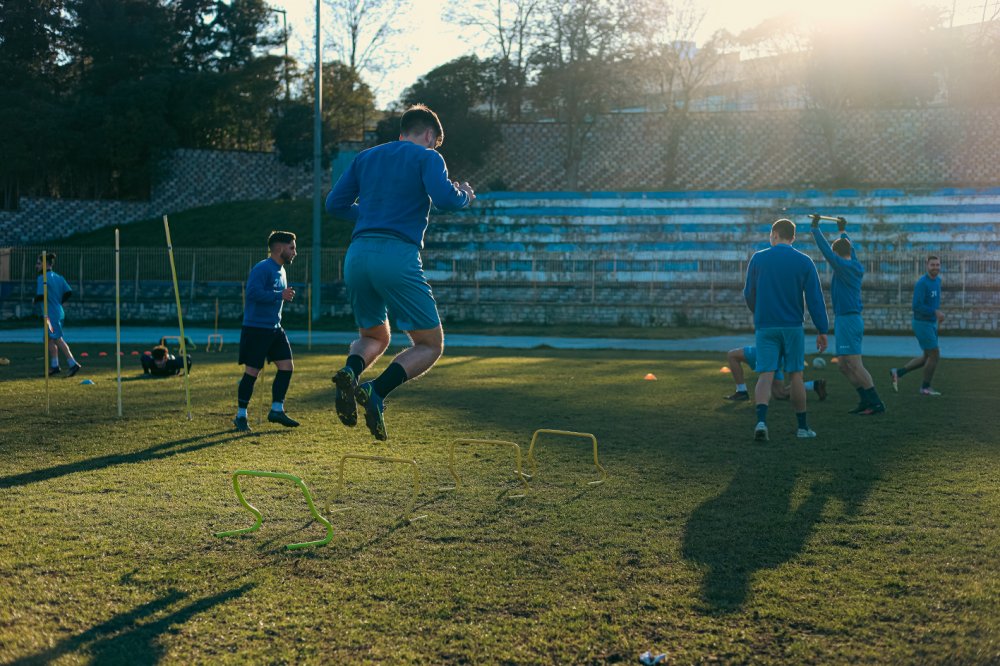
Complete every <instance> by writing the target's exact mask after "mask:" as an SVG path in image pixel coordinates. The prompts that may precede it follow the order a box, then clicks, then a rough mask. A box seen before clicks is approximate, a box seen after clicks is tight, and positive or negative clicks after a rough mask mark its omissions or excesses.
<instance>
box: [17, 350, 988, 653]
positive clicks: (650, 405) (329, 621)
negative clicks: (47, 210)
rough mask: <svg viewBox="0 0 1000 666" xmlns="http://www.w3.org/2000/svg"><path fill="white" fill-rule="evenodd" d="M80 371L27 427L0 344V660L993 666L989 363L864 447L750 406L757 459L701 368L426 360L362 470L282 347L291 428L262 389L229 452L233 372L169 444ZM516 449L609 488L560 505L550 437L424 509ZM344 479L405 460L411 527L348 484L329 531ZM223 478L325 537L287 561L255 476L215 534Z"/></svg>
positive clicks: (288, 531) (946, 383)
mask: <svg viewBox="0 0 1000 666" xmlns="http://www.w3.org/2000/svg"><path fill="white" fill-rule="evenodd" d="M82 350H87V347H86V346H79V345H78V346H77V350H76V351H78V352H79V351H82ZM89 351H90V353H91V359H93V362H91V363H89V364H88V367H87V368H86V371H85V372H84V373H83V374H81V375H80V376H78V377H77V378H75V379H54V380H53V381H52V382H51V405H52V415H51V416H46V415H45V414H44V392H43V380H42V379H40V378H37V377H36V375H37V374H38V370H39V367H40V366H41V361H39V360H37V359H38V356H39V354H38V350H37V349H36V348H34V347H32V348H28V347H26V346H16V345H0V356H6V357H8V358H10V359H11V361H12V363H11V365H9V366H3V367H0V404H2V405H3V408H2V411H0V432H2V433H3V434H2V444H0V581H2V583H0V662H2V663H13V664H27V663H47V662H50V661H55V662H57V663H127V664H153V663H165V664H166V663H169V664H189V663H206V662H207V663H234V664H245V663H329V664H339V663H352V664H353V663H404V664H408V663H419V664H445V663H476V664H555V663H560V664H603V663H634V662H636V660H637V657H638V655H639V654H640V653H641V652H643V651H645V650H650V649H651V650H653V651H654V653H657V652H665V653H667V655H668V659H667V663H676V664H688V663H702V662H723V663H746V662H749V663H763V664H779V663H780V664H784V663H824V664H827V663H885V664H944V663H948V664H952V663H958V664H995V663H998V662H1000V577H998V576H997V562H998V561H1000V530H998V525H997V516H998V515H1000V486H998V484H997V479H998V478H1000V448H998V447H997V435H996V433H997V426H998V418H997V413H996V411H995V410H996V395H995V391H993V390H991V389H990V387H991V386H995V383H996V379H995V378H996V377H997V375H998V373H1000V363H997V362H972V361H953V360H948V359H946V360H945V361H944V362H943V363H942V366H941V369H940V371H939V376H940V380H939V381H938V382H936V385H937V387H938V388H939V389H940V390H941V391H942V392H943V393H944V395H943V396H942V397H941V398H937V399H931V398H921V397H920V396H918V395H917V394H916V388H917V386H918V385H919V381H918V380H919V378H918V377H907V378H905V379H904V380H903V386H902V391H901V393H900V394H899V395H893V394H891V392H889V391H888V387H887V386H886V385H885V382H881V388H882V391H883V395H884V396H885V397H886V399H887V403H888V406H889V413H888V414H886V415H885V416H884V417H882V418H877V419H868V420H865V419H860V418H857V417H850V416H848V415H846V414H845V412H846V411H847V410H848V409H849V408H851V407H852V406H853V405H854V403H855V401H856V394H854V392H853V391H851V390H850V389H849V388H848V386H847V384H846V382H844V381H843V380H842V379H841V378H840V377H839V376H838V375H837V374H836V372H835V370H834V369H833V368H832V367H830V368H828V369H827V370H825V371H823V376H825V377H826V378H827V379H828V380H829V382H830V387H831V396H830V398H829V399H828V400H827V401H825V402H823V403H816V402H811V412H810V417H811V425H812V426H813V428H814V429H815V430H817V431H818V432H819V438H818V439H816V440H813V441H799V440H796V439H795V438H794V430H793V427H794V417H793V415H792V412H791V409H790V407H789V405H787V404H785V403H776V404H774V405H772V409H771V418H770V424H771V432H772V441H771V442H769V443H767V444H754V443H753V442H752V441H751V433H752V428H753V417H752V407H751V406H749V405H747V404H728V403H726V402H724V401H723V400H721V396H722V395H724V394H726V393H728V392H730V391H731V384H730V382H729V379H728V375H722V374H720V373H719V368H720V366H721V365H722V359H721V358H718V357H712V356H709V355H696V354H673V355H664V354H622V353H620V352H586V353H568V352H566V353H564V352H557V351H548V350H535V351H517V352H501V351H489V350H475V351H470V350H456V349H452V350H449V351H448V353H447V356H446V357H445V358H444V359H443V360H442V361H441V362H440V363H439V365H438V366H437V367H436V368H435V369H434V370H433V371H432V372H431V373H430V374H429V375H428V376H426V377H425V378H423V379H421V380H419V381H418V382H416V383H413V384H408V385H406V386H404V387H403V388H401V389H399V391H398V392H397V393H395V394H393V396H392V400H391V401H390V408H389V411H388V412H387V419H388V424H389V428H390V442H389V445H388V446H386V445H382V444H374V443H373V442H372V440H371V438H370V437H368V436H366V433H365V432H364V431H363V430H359V429H355V430H348V429H346V428H344V427H342V426H341V425H340V424H339V423H337V422H336V417H335V416H334V414H333V410H332V385H331V384H330V380H329V376H330V373H331V370H332V369H334V368H335V366H337V365H338V364H339V362H340V361H341V360H342V359H341V356H340V354H341V353H342V351H343V350H341V349H325V350H320V351H315V352H313V353H311V354H308V353H304V350H301V349H299V350H297V352H298V353H299V355H298V357H297V371H296V375H295V377H294V378H293V380H292V387H291V391H290V394H289V398H288V402H287V406H288V410H289V413H290V414H292V415H293V416H295V417H297V418H299V419H301V420H302V422H303V426H302V427H301V428H298V429H297V430H294V431H292V430H278V429H277V427H268V426H267V425H266V424H264V425H261V424H260V423H259V421H260V403H261V401H262V400H267V399H268V398H269V389H268V387H269V386H270V379H267V380H265V382H264V387H260V386H258V390H257V396H256V398H255V403H254V404H253V405H252V406H251V417H252V420H253V421H254V422H255V424H257V425H258V429H257V432H255V433H253V434H252V435H250V436H237V435H236V434H235V433H233V432H232V431H231V427H230V420H231V418H232V415H233V411H234V400H235V390H236V382H237V380H238V377H239V369H238V366H237V365H236V364H235V354H234V353H233V352H225V353H222V354H217V355H209V354H205V353H199V354H197V355H196V360H195V363H196V365H195V367H194V371H193V373H192V376H191V394H192V400H193V406H194V413H195V416H194V420H193V421H191V422H188V421H187V420H186V419H185V413H184V404H183V402H184V396H183V389H182V385H181V382H180V380H178V379H170V380H134V376H135V373H134V370H135V367H136V363H135V360H134V359H133V358H132V357H126V359H125V362H126V364H127V365H128V367H129V370H130V372H129V373H128V374H129V375H130V377H129V380H130V381H128V382H127V383H125V384H124V389H125V410H126V417H125V418H124V419H121V420H119V419H117V418H115V383H114V379H113V378H114V371H113V360H112V359H111V358H110V357H108V358H105V359H96V358H95V355H94V353H95V352H96V351H97V347H93V348H90V349H89ZM382 366H384V362H383V363H382ZM869 366H870V368H871V369H872V372H873V375H875V376H877V377H879V378H883V377H885V374H886V369H887V368H888V367H889V360H887V359H876V360H874V361H873V362H870V364H869ZM647 372H653V373H655V374H656V376H657V377H658V378H659V381H655V382H651V381H650V382H647V381H642V377H643V375H645V374H646V373H647ZM267 374H268V377H271V376H273V371H272V370H269V371H268V373H267ZM807 374H808V373H807ZM812 374H814V375H816V374H818V373H812ZM83 377H89V378H92V379H93V380H94V381H95V382H96V383H95V384H94V385H93V386H82V385H80V384H79V379H81V378H83ZM262 389H263V390H262ZM886 393H888V395H886ZM811 397H812V396H811ZM542 427H547V428H559V429H569V430H580V431H585V432H593V433H595V434H596V435H597V437H598V439H599V442H600V456H601V463H602V464H603V465H604V466H605V467H606V468H607V470H608V472H609V474H610V478H609V480H608V482H607V483H606V484H604V485H602V486H587V485H586V483H585V482H586V481H588V480H591V479H593V478H595V473H594V466H593V463H592V459H591V456H590V452H589V447H588V445H587V444H586V443H577V442H573V441H571V440H565V441H563V440H546V441H543V442H542V444H541V446H540V451H539V455H538V458H539V476H538V477H537V479H535V482H534V483H533V485H532V489H531V491H530V493H529V496H528V497H527V498H525V499H508V498H506V497H505V493H506V492H507V491H508V490H513V489H515V488H516V483H515V480H514V475H513V472H512V467H513V465H512V463H513V460H512V459H511V457H510V456H509V454H508V453H507V452H503V451H500V450H496V451H493V450H485V449H484V450H478V449H477V450H472V449H470V448H464V449H461V450H460V451H459V465H460V473H461V475H462V480H463V482H464V486H463V488H461V489H460V490H458V491H455V492H444V491H439V490H438V487H439V486H442V485H446V484H449V483H450V482H451V478H450V475H449V473H448V455H447V447H448V444H449V442H451V441H452V440H454V439H456V438H460V437H478V438H491V439H509V440H513V441H515V442H518V443H520V444H522V445H523V446H525V448H526V446H527V443H528V440H529V438H530V436H531V433H532V431H533V430H534V429H536V428H542ZM347 452H356V453H366V454H381V455H395V456H401V457H405V458H413V459H415V460H417V461H418V462H419V464H420V470H421V474H422V478H423V486H422V489H421V491H420V495H419V498H418V509H419V512H420V513H425V514H427V516H428V517H427V518H426V519H424V520H421V521H418V522H415V523H413V524H404V523H401V522H400V521H399V520H398V516H399V514H400V512H401V511H402V509H403V508H404V507H405V505H406V503H407V500H408V494H407V493H408V490H409V486H408V483H409V477H408V476H407V474H408V473H409V470H407V469H403V468H396V467H395V466H386V467H378V466H375V465H365V464H363V463H359V464H356V465H353V466H351V467H349V468H348V486H347V490H346V493H345V494H344V496H343V499H344V500H345V502H346V503H347V504H350V505H351V506H352V507H353V509H352V510H351V511H347V512H344V513H334V514H330V513H327V505H329V504H330V503H331V499H332V498H333V493H334V490H335V487H336V462H337V460H338V458H339V456H340V455H342V454H344V453H347ZM238 468H251V469H266V470H273V471H284V472H290V473H293V474H297V475H300V476H301V477H303V479H304V480H305V482H306V484H308V486H309V487H310V489H311V490H312V492H313V493H314V495H315V496H316V498H317V501H318V508H319V509H320V511H321V512H323V513H324V514H325V515H327V517H329V518H330V519H331V522H332V523H333V525H334V529H335V536H334V540H333V541H332V542H331V543H330V544H329V545H327V546H325V547H322V548H314V549H305V550H300V551H294V552H289V551H287V550H285V548H284V544H287V543H291V542H294V541H304V540H308V539H316V538H320V537H321V536H322V535H323V530H322V529H321V527H320V526H319V525H318V524H316V523H314V522H312V521H311V520H310V516H309V513H308V510H307V507H306V505H305V502H304V501H303V499H302V496H301V494H299V493H298V491H296V490H295V489H294V487H293V486H292V485H291V484H288V483H284V482H280V481H275V480H270V479H250V480H248V481H246V483H245V487H246V492H247V496H248V499H249V500H250V501H251V502H252V503H253V504H255V505H256V506H258V507H259V508H261V510H262V511H263V513H264V524H263V527H262V528H261V529H260V530H259V531H258V532H256V533H253V534H249V535H244V536H237V537H230V538H228V539H219V538H215V537H213V536H212V534H213V532H215V531H219V530H225V529H232V528H237V527H244V526H249V525H250V524H251V523H252V519H251V517H250V516H249V514H247V513H246V512H244V511H243V510H242V509H241V508H240V506H239V505H238V503H237V501H236V499H235V496H234V493H233V490H232V486H231V482H230V474H231V473H232V472H233V471H234V470H235V469H238Z"/></svg>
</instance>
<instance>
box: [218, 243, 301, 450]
mask: <svg viewBox="0 0 1000 666" xmlns="http://www.w3.org/2000/svg"><path fill="white" fill-rule="evenodd" d="M267 247H268V250H270V254H271V256H269V257H268V258H267V259H264V260H263V261H261V262H259V263H257V265H256V266H254V267H253V268H252V269H250V276H249V277H248V278H247V287H246V310H245V311H244V313H243V330H242V331H241V332H240V357H239V360H238V361H237V363H240V364H241V365H244V366H246V367H245V368H244V370H243V378H242V379H241V380H240V385H239V389H238V390H237V399H238V401H239V403H238V404H239V409H237V411H236V418H235V419H234V420H233V425H235V426H236V429H237V430H241V431H243V432H250V424H249V422H248V421H247V406H248V405H249V404H250V398H252V397H253V385H254V382H256V381H257V375H259V374H260V371H261V368H263V367H264V363H266V362H267V361H271V362H272V363H274V365H275V367H277V369H278V370H277V372H275V374H274V382H273V383H272V384H271V411H270V412H268V413H267V420H268V421H270V422H271V423H280V424H281V425H283V426H285V427H288V428H294V427H296V426H298V425H299V423H298V421H295V420H293V419H291V418H289V417H288V415H287V414H285V394H286V393H287V392H288V384H289V383H290V382H291V381H292V368H293V365H292V347H291V345H289V344H288V336H287V335H285V329H283V328H281V309H282V307H283V306H284V304H285V303H291V302H292V299H294V298H295V290H294V289H292V288H291V287H289V286H288V279H287V277H286V276H285V266H286V265H289V266H290V265H291V264H292V262H293V261H295V255H296V254H297V252H296V250H295V234H293V233H292V232H290V231H272V232H271V235H270V236H268V238H267Z"/></svg>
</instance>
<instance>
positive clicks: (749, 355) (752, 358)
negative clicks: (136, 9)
mask: <svg viewBox="0 0 1000 666" xmlns="http://www.w3.org/2000/svg"><path fill="white" fill-rule="evenodd" d="M743 358H745V359H746V360H747V365H749V366H750V369H751V370H753V371H756V370H757V348H756V347H750V346H746V347H744V348H743ZM778 366H779V367H780V366H781V363H779V364H778ZM774 378H775V379H778V380H782V379H784V378H785V375H784V373H782V372H781V370H778V371H777V372H775V373H774Z"/></svg>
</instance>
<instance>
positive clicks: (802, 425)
mask: <svg viewBox="0 0 1000 666" xmlns="http://www.w3.org/2000/svg"><path fill="white" fill-rule="evenodd" d="M808 415H809V413H808V412H795V418H796V419H797V420H798V422H799V430H809V422H808V421H807V419H806V417H807V416H808Z"/></svg>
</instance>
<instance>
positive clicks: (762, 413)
mask: <svg viewBox="0 0 1000 666" xmlns="http://www.w3.org/2000/svg"><path fill="white" fill-rule="evenodd" d="M757 423H767V405H757Z"/></svg>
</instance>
